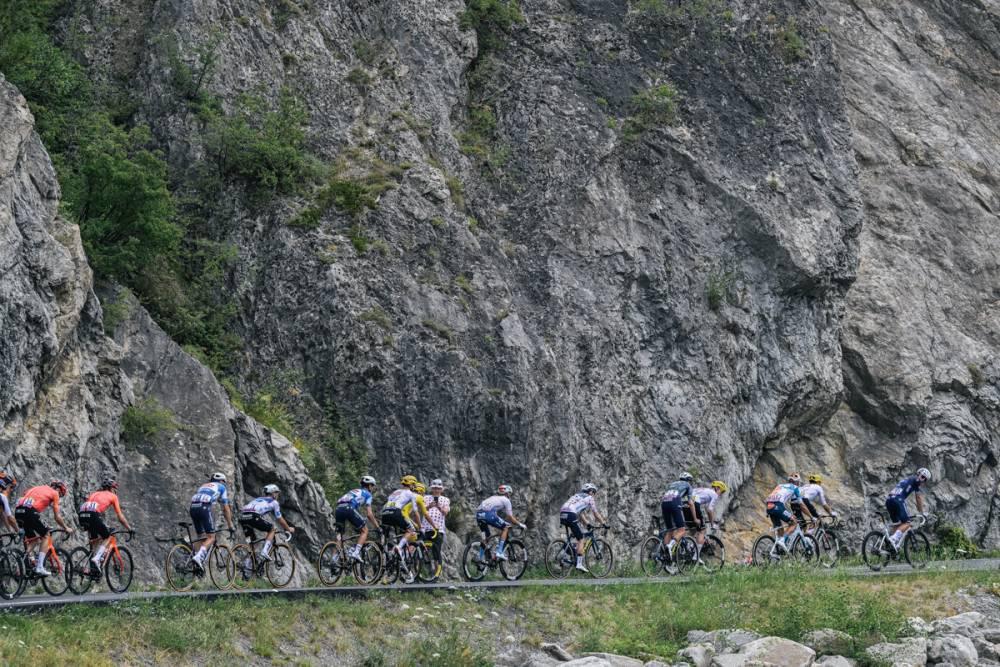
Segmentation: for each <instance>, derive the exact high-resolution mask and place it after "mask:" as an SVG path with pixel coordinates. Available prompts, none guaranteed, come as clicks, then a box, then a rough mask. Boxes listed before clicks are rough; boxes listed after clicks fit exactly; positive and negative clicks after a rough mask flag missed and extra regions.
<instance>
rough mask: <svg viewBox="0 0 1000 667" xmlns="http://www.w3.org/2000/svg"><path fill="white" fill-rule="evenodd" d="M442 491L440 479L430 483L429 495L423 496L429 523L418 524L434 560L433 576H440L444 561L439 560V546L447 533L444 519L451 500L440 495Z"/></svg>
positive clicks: (425, 521)
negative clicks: (429, 544)
mask: <svg viewBox="0 0 1000 667" xmlns="http://www.w3.org/2000/svg"><path fill="white" fill-rule="evenodd" d="M443 491H444V483H443V482H442V481H441V480H440V479H435V480H433V481H431V495H429V496H424V504H425V505H426V506H427V514H428V515H430V517H431V519H430V521H427V520H426V519H424V520H423V521H421V522H420V530H421V531H422V532H423V534H424V539H426V540H430V541H431V556H432V557H433V558H434V564H435V566H434V573H435V576H438V577H439V576H441V569H442V566H443V564H444V561H443V560H442V559H441V546H442V544H444V539H445V534H446V533H447V528H448V527H447V526H446V525H445V524H446V517H447V516H448V512H449V510H451V500H449V499H448V497H447V496H443V495H441V494H442V492H443Z"/></svg>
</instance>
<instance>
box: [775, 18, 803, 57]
mask: <svg viewBox="0 0 1000 667" xmlns="http://www.w3.org/2000/svg"><path fill="white" fill-rule="evenodd" d="M775 36H776V37H777V38H778V46H779V47H780V48H781V54H782V56H783V57H784V59H785V62H787V63H794V62H798V61H800V60H805V59H806V58H808V57H809V49H808V48H807V47H806V42H805V40H804V39H802V35H800V34H799V30H798V24H797V23H796V21H795V19H794V18H789V19H788V20H787V21H785V25H783V26H781V27H780V28H778V30H777V32H776V33H775Z"/></svg>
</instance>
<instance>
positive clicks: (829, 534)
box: [799, 514, 840, 568]
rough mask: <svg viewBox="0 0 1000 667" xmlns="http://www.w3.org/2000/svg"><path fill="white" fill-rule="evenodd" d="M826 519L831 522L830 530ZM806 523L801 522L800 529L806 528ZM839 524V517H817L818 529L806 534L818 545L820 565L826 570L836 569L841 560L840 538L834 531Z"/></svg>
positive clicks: (825, 515) (826, 515)
mask: <svg viewBox="0 0 1000 667" xmlns="http://www.w3.org/2000/svg"><path fill="white" fill-rule="evenodd" d="M825 519H829V520H830V524H831V527H830V528H828V527H827V522H826V521H825ZM805 523H808V522H805ZM805 523H803V522H799V525H800V527H803V528H804V527H805ZM839 523H840V520H839V518H838V517H835V516H830V515H828V514H822V515H820V516H818V517H816V529H815V530H813V531H812V532H811V533H806V534H807V535H811V536H812V537H813V538H814V539H815V540H816V544H817V546H819V564H820V565H822V566H823V567H826V568H831V567H835V566H836V565H837V559H838V558H840V538H839V537H837V533H835V532H834V531H833V528H835V527H836V526H837V525H839Z"/></svg>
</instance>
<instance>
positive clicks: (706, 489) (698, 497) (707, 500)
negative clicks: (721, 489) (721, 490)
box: [691, 486, 719, 512]
mask: <svg viewBox="0 0 1000 667" xmlns="http://www.w3.org/2000/svg"><path fill="white" fill-rule="evenodd" d="M691 497H692V498H694V502H695V503H697V504H698V505H701V506H702V507H705V508H708V509H710V510H712V511H713V512H714V511H715V503H717V502H719V494H718V493H716V491H715V489H713V488H712V487H710V486H701V487H697V488H695V490H694V491H693V492H692V493H691Z"/></svg>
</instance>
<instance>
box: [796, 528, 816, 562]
mask: <svg viewBox="0 0 1000 667" xmlns="http://www.w3.org/2000/svg"><path fill="white" fill-rule="evenodd" d="M790 551H791V554H792V562H794V563H796V564H798V565H816V564H818V563H819V544H817V543H816V538H815V537H813V536H812V535H799V536H798V537H797V538H796V539H795V541H794V542H792V548H791V550H790Z"/></svg>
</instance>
